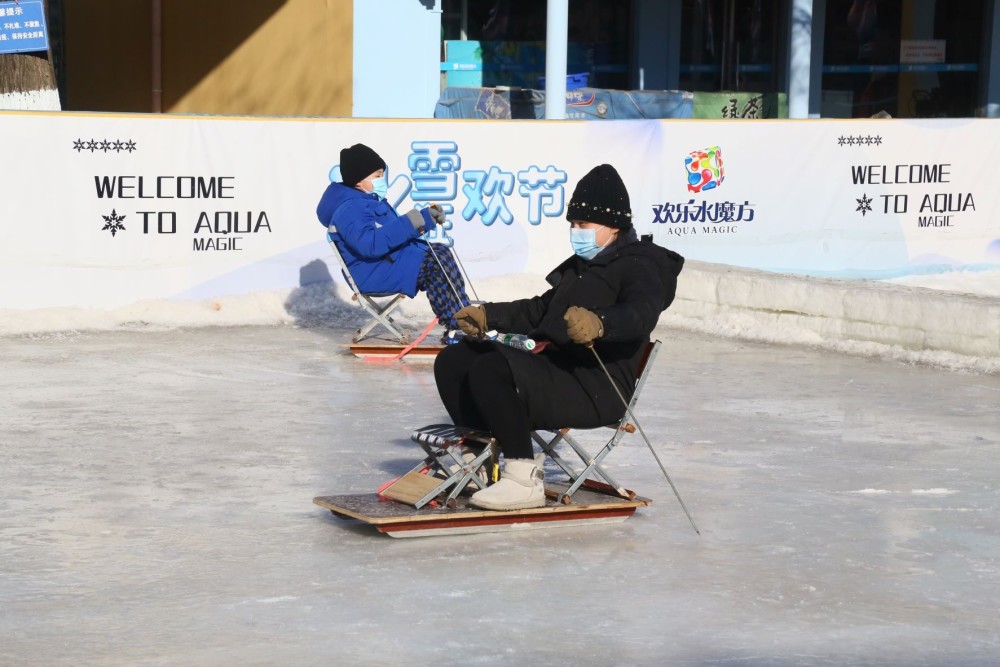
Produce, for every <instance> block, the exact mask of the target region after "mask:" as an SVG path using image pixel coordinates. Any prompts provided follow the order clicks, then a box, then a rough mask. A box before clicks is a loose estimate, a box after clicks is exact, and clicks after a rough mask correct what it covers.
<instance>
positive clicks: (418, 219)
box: [406, 208, 424, 232]
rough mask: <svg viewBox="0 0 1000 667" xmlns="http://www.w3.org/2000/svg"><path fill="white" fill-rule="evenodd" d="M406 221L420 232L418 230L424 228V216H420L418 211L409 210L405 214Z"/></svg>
mask: <svg viewBox="0 0 1000 667" xmlns="http://www.w3.org/2000/svg"><path fill="white" fill-rule="evenodd" d="M406 219H407V220H409V221H410V224H411V225H413V228H414V229H415V230H417V231H418V232H419V231H420V228H421V227H423V226H424V216H422V215H420V211H418V210H417V209H415V208H411V209H410V210H409V211H407V212H406Z"/></svg>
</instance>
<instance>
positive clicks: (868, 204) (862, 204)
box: [854, 193, 872, 217]
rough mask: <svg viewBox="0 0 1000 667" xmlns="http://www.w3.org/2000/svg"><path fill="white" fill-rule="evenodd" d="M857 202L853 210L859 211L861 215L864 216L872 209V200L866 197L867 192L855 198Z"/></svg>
mask: <svg viewBox="0 0 1000 667" xmlns="http://www.w3.org/2000/svg"><path fill="white" fill-rule="evenodd" d="M855 201H856V202H858V207H857V208H856V209H854V210H855V211H861V217H864V216H865V214H866V213H868V212H869V211H870V210H872V200H871V198H869V197H868V194H867V193H865V194H862V195H861V199H856V200H855Z"/></svg>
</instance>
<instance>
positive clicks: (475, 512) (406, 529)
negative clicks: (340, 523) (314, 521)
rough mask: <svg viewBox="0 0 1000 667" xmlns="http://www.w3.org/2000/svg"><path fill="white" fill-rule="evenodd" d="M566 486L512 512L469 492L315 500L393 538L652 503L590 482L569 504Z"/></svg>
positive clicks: (525, 524) (584, 521)
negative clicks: (434, 500)
mask: <svg viewBox="0 0 1000 667" xmlns="http://www.w3.org/2000/svg"><path fill="white" fill-rule="evenodd" d="M592 484H593V485H594V486H593V488H592V487H591V485H592ZM564 488H565V487H563V486H559V485H549V484H546V485H545V492H546V495H549V496H550V497H549V499H548V500H547V502H546V503H545V507H537V508H534V509H526V510H515V511H512V512H494V511H489V510H481V509H479V508H477V507H472V506H471V505H469V504H468V496H464V495H460V496H458V497H457V498H456V503H455V506H454V507H448V506H442V505H438V506H432V505H425V506H424V507H422V508H420V509H416V508H414V507H413V506H412V505H407V504H405V503H402V502H399V501H396V500H391V499H388V498H383V497H382V496H379V495H378V494H377V493H368V494H360V495H345V496H320V497H318V498H313V502H314V503H316V504H317V505H319V506H320V507H324V508H326V509H328V510H330V511H331V512H332V513H333V514H334V516H337V517H339V518H342V519H350V520H354V521H357V522H361V523H362V524H368V525H371V526H374V527H375V528H376V529H377V530H378V532H380V533H385V534H386V535H390V536H392V537H429V536H434V535H464V534H470V533H495V532H503V531H518V530H527V529H532V528H552V527H555V526H580V525H592V524H599V523H617V522H621V521H624V520H625V519H627V518H629V517H630V516H632V514H633V513H634V512H635V510H636V508H639V507H642V506H644V505H649V504H650V503H651V502H652V501H650V500H648V499H647V498H642V497H640V496H634V497H633V498H632V499H631V500H628V499H624V498H621V497H620V496H618V495H617V493H615V492H614V491H613V490H610V488H601V486H600V485H599V484H597V483H596V482H591V481H588V482H587V483H586V484H585V485H584V486H583V487H582V488H581V489H579V490H578V491H577V492H576V494H574V502H573V503H572V504H570V505H564V504H563V503H561V502H559V500H558V498H559V497H561V495H562V493H563V490H564Z"/></svg>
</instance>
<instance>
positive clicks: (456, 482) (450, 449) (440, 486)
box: [390, 340, 661, 508]
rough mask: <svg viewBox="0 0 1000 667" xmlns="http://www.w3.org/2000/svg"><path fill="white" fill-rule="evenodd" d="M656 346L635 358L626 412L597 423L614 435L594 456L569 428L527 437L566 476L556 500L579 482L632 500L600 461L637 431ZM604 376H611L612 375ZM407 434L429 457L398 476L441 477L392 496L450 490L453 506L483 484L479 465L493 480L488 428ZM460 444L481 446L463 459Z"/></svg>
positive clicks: (493, 450) (426, 496) (437, 428)
mask: <svg viewBox="0 0 1000 667" xmlns="http://www.w3.org/2000/svg"><path fill="white" fill-rule="evenodd" d="M660 345H661V343H660V341H658V340H657V341H651V342H649V343H647V345H646V349H645V351H644V353H643V357H642V360H641V361H640V363H639V376H638V377H637V378H636V382H635V391H633V392H632V398H631V400H629V402H628V409H627V410H626V411H625V414H624V415H622V418H621V419H620V420H619V421H618V423H617V424H611V425H609V426H607V427H601V428H612V429H614V434H613V435H612V436H611V438H610V439H609V440H608V441H607V442H606V443H605V444H604V446H603V447H602V448H601V449H600V451H598V452H597V454H596V456H591V455H590V454H589V453H588V452H587V451H586V450H585V449H584V448H583V446H582V445H580V443H579V442H577V441H576V439H575V438H573V436H572V435H570V433H569V431H570V429H569V428H562V429H559V430H557V431H547V430H541V431H532V432H531V439H532V440H533V441H534V442H535V443H537V444H538V446H539V447H541V449H542V451H543V452H544V453H545V455H546V456H548V457H549V458H550V459H552V461H553V462H555V464H556V465H558V466H559V467H560V468H561V469H562V471H563V472H564V473H566V475H567V476H568V477H569V480H570V484H569V486H568V487H567V488H566V490H565V491H562V492H561V493H560V494H558V495H559V500H560V502H562V503H563V504H564V505H568V504H570V503H571V502H572V501H573V500H572V498H573V494H574V493H576V491H577V490H578V489H580V488H581V487H592V488H593V487H597V488H600V489H601V490H611V491H614V492H615V493H617V494H618V495H619V496H621V497H622V498H626V499H628V500H634V499H635V497H636V494H635V493H634V492H633V491H629V490H627V489H625V487H623V486H622V485H621V484H619V483H618V482H617V481H616V480H615V479H614V477H612V476H611V474H610V473H608V471H607V470H606V469H605V468H604V467H602V466H601V463H602V462H603V461H604V459H606V458H607V456H608V455H609V454H610V453H611V452H612V450H614V448H615V447H617V446H618V444H619V443H620V442H621V440H622V438H623V437H624V436H625V434H626V433H635V431H636V430H637V427H636V425H635V423H634V422H635V419H634V417H633V414H634V413H633V410H634V409H635V405H636V403H638V401H639V396H640V395H641V394H642V389H643V387H644V386H645V384H646V380H647V379H648V378H649V373H650V371H651V370H652V368H653V362H654V361H655V360H656V355H657V354H658V353H659V351H660ZM608 381H609V382H610V381H611V380H610V378H609V379H608ZM585 430H593V429H585ZM542 432H545V433H552V434H553V435H552V436H550V437H549V438H546V437H545V436H543V435H542ZM410 438H411V439H412V440H413V441H414V442H417V443H420V445H421V446H422V447H423V448H424V451H425V453H426V454H427V456H426V457H425V458H424V460H423V461H421V462H420V463H418V464H417V465H416V466H414V467H413V469H411V470H410V472H409V473H407V475H404V477H403V478H401V479H404V478H408V479H409V480H418V478H419V477H424V475H423V474H422V472H421V471H425V470H426V469H431V470H433V471H440V477H441V478H439V479H438V481H437V483H434V484H432V483H430V482H427V481H424V480H426V477H424V480H418V481H419V482H421V484H420V485H419V487H418V488H417V489H416V491H413V492H410V495H407V496H403V495H402V494H400V496H399V497H397V498H396V499H398V500H403V501H404V502H409V503H411V504H414V505H415V506H416V507H418V508H419V507H422V506H423V505H425V504H426V503H428V502H429V501H430V500H431V499H433V498H435V497H437V496H439V495H441V494H443V493H444V491H447V490H449V489H450V493H449V494H448V496H447V498H446V499H445V500H446V502H447V503H448V504H449V506H451V505H453V504H454V499H455V497H456V496H457V495H458V494H459V493H461V492H462V491H463V490H464V489H465V488H466V486H467V485H468V484H469V482H472V483H473V484H474V485H475V486H476V487H479V488H482V484H480V483H479V480H478V479H476V475H477V474H478V471H479V468H481V467H482V466H486V465H489V467H488V468H487V470H486V473H487V478H488V479H491V480H493V481H496V472H497V469H498V468H497V466H498V452H497V449H498V448H497V445H496V439H495V438H493V437H492V435H490V434H489V433H485V432H482V431H475V430H472V429H467V428H463V427H460V426H453V425H452V424H431V425H429V426H424V427H423V428H420V429H417V430H416V431H414V432H413V434H412V435H411V436H410ZM562 442H565V443H566V444H567V445H569V446H570V448H571V449H572V450H573V452H574V453H575V454H576V455H577V456H578V457H579V458H580V461H581V462H582V464H583V468H582V469H577V468H574V467H573V465H571V464H570V463H568V462H567V461H566V460H565V459H564V458H563V457H562V456H560V455H559V452H558V451H557V450H556V447H557V445H559V444H560V443H562ZM462 444H466V445H468V444H476V445H477V446H482V447H484V448H483V449H482V450H480V451H479V452H478V454H477V455H476V457H475V459H474V460H472V461H470V462H465V461H463V460H462V458H461V456H460V446H461V445H462ZM477 448H478V447H477ZM452 465H457V466H458V468H457V469H456V471H454V472H452V471H451V466H452ZM432 474H433V473H432ZM601 480H603V483H602V482H601ZM605 484H607V485H608V487H610V489H605V488H604V485H605ZM390 497H392V496H390Z"/></svg>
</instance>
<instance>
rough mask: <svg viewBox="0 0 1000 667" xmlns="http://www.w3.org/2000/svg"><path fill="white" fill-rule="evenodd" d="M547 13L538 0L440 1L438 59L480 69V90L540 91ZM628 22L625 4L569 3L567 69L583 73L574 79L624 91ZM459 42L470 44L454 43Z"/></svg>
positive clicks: (598, 0)
mask: <svg viewBox="0 0 1000 667" xmlns="http://www.w3.org/2000/svg"><path fill="white" fill-rule="evenodd" d="M546 12H547V8H546V3H545V2H539V1H538V0H444V1H443V2H442V32H443V37H444V53H443V54H442V58H443V59H444V60H445V61H446V62H448V63H455V64H456V66H463V65H464V66H467V67H479V66H480V65H481V70H477V71H481V72H482V75H481V82H480V83H478V85H481V86H483V87H493V86H519V87H523V88H540V87H543V84H542V82H541V81H540V79H541V78H542V77H544V76H545V30H546V25H545V24H546ZM631 20H632V14H631V3H629V2H610V1H609V0H574V1H573V2H571V3H569V26H568V33H569V34H568V39H569V48H568V53H567V62H566V69H567V74H570V75H574V74H577V75H583V76H580V77H575V78H572V81H574V82H576V83H582V82H584V81H586V84H587V85H588V86H591V87H594V88H609V89H626V88H628V63H629V55H630V50H629V44H630V26H631ZM460 40H468V41H469V42H471V44H452V42H457V41H460ZM449 47H450V48H449ZM466 61H469V62H466ZM476 79H477V80H478V77H476ZM466 80H468V77H466ZM462 85H469V84H467V83H463V84H462Z"/></svg>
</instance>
